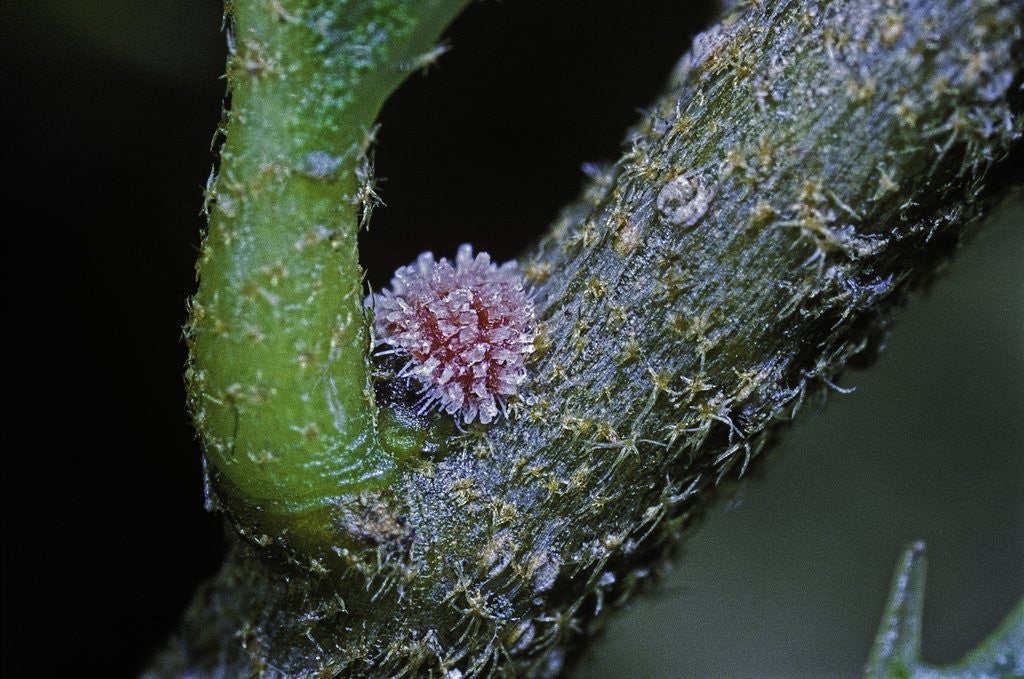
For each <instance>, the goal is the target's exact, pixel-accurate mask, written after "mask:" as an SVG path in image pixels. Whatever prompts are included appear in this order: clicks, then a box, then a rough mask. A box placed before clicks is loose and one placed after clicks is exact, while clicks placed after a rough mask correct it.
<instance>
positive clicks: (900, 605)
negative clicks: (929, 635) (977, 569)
mask: <svg viewBox="0 0 1024 679" xmlns="http://www.w3.org/2000/svg"><path fill="white" fill-rule="evenodd" d="M925 565H926V560H925V554H924V543H922V542H918V543H915V544H913V545H911V546H909V547H908V548H907V549H906V550H905V551H904V552H903V557H902V558H901V560H900V565H899V566H898V567H897V569H896V575H895V576H894V577H893V581H892V589H891V591H890V593H889V601H888V603H887V604H886V607H885V613H884V614H883V617H882V624H881V626H880V627H879V629H878V634H877V636H876V637H875V645H874V647H873V648H872V649H871V658H870V660H869V661H868V665H867V667H866V668H865V670H864V676H865V679H884V678H886V677H913V678H914V679H953V678H954V677H973V678H974V679H997V678H1000V677H1019V676H1021V674H1022V673H1024V601H1021V602H1019V603H1018V604H1017V606H1016V608H1014V610H1013V611H1011V612H1010V614H1009V615H1008V616H1007V617H1006V619H1005V620H1004V621H1003V622H1002V624H1000V625H999V627H997V628H996V629H995V630H993V631H992V633H991V634H990V635H989V636H988V638H987V639H985V640H984V641H983V642H982V643H981V644H979V645H978V647H977V648H975V649H974V650H973V651H971V652H970V653H968V654H967V655H966V656H965V657H964V658H963V659H961V660H960V661H959V662H956V663H953V664H952V665H949V666H946V667H939V666H935V665H929V664H928V663H926V662H924V661H923V660H922V659H921V618H922V616H923V614H924V584H925Z"/></svg>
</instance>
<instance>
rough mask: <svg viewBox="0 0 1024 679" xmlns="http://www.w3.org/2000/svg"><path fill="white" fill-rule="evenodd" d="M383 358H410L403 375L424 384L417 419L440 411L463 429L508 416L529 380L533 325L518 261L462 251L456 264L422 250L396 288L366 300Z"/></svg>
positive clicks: (401, 270) (397, 279) (467, 248)
mask: <svg viewBox="0 0 1024 679" xmlns="http://www.w3.org/2000/svg"><path fill="white" fill-rule="evenodd" d="M366 303H367V305H368V306H371V307H372V308H373V311H374V346H375V348H377V349H381V348H382V347H390V348H389V349H383V350H379V351H378V354H389V353H393V354H396V355H398V356H407V357H408V362H407V363H406V364H405V366H404V367H403V368H402V369H401V370H400V371H399V373H398V376H399V377H412V378H415V379H416V380H418V381H419V383H420V384H421V385H422V391H421V393H422V394H423V397H422V399H421V400H420V402H419V403H418V404H417V405H418V406H419V414H423V413H426V412H429V411H430V410H432V409H433V408H440V409H442V410H444V411H445V412H447V413H448V414H450V415H453V416H454V417H455V418H456V421H458V419H459V418H460V417H461V418H462V420H464V421H465V422H466V423H470V422H473V420H475V419H477V418H479V419H480V422H481V423H482V424H489V423H490V422H492V421H494V420H495V419H496V418H497V417H498V414H499V412H500V413H503V414H505V415H506V416H507V414H508V413H507V410H506V408H507V402H508V400H509V399H511V398H513V397H515V396H516V395H517V394H518V393H519V389H520V387H521V386H522V385H523V382H525V380H526V372H527V371H526V366H525V363H526V359H527V358H528V357H529V355H530V354H531V353H532V352H533V350H534V340H535V339H536V322H535V321H536V319H535V312H534V306H533V300H532V298H531V293H530V292H529V291H528V290H527V289H526V288H525V286H524V284H523V278H522V276H521V275H520V274H519V272H518V271H517V270H516V263H515V261H510V262H506V263H505V264H502V265H501V266H498V265H496V264H494V263H493V262H491V257H490V255H488V254H487V253H486V252H480V253H478V254H477V255H476V256H475V257H474V256H473V248H472V247H471V246H470V245H468V244H467V245H461V246H459V249H458V251H457V252H456V254H455V263H454V265H453V264H452V263H450V262H449V261H448V260H447V259H445V258H443V257H442V258H441V260H440V261H437V260H435V259H434V255H433V253H431V252H424V253H423V254H421V255H420V256H419V257H418V258H417V259H416V262H415V263H414V264H412V265H410V266H403V267H400V268H399V269H398V270H397V271H396V272H395V275H394V278H392V279H391V288H390V289H387V290H383V291H381V292H380V293H375V294H372V295H370V296H369V297H367V299H366Z"/></svg>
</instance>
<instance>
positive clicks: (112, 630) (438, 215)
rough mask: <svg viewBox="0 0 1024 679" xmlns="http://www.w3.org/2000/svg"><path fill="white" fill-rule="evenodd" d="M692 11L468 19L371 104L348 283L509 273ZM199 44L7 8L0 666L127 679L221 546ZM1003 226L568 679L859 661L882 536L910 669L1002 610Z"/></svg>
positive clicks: (1021, 379)
mask: <svg viewBox="0 0 1024 679" xmlns="http://www.w3.org/2000/svg"><path fill="white" fill-rule="evenodd" d="M688 5H690V3H665V2H663V1H661V0H645V1H643V2H630V3H622V2H561V3H552V2H543V1H541V0H516V1H515V2H482V3H477V4H474V5H473V6H472V7H471V8H470V9H469V10H468V11H467V12H466V13H465V14H464V15H463V16H462V17H461V18H460V19H459V20H458V21H457V22H456V24H455V25H454V26H453V27H452V28H451V30H450V31H449V33H448V36H447V38H446V41H447V42H448V44H449V45H451V46H452V48H453V49H452V51H451V52H450V53H449V54H447V55H445V56H444V57H443V58H442V60H441V62H440V64H439V65H438V66H436V67H434V68H433V69H432V70H431V72H430V73H429V75H427V76H426V77H424V76H422V75H415V76H413V77H412V78H411V79H410V80H409V82H408V83H407V84H406V85H405V86H403V88H402V89H401V90H400V91H399V92H398V93H397V94H396V96H395V97H393V98H392V100H391V101H390V102H389V103H388V104H387V106H386V108H385V111H384V113H383V116H382V128H381V132H380V135H379V137H378V138H379V142H380V143H379V145H378V148H377V151H376V161H377V172H378V174H379V175H380V176H381V177H382V182H381V185H380V192H381V195H382V197H383V199H384V201H385V202H386V203H387V206H386V207H382V208H380V209H379V210H378V211H377V212H376V213H375V215H374V221H373V225H372V229H371V231H370V233H369V234H367V235H366V236H365V238H364V247H363V259H364V264H365V265H366V266H367V267H368V268H369V270H370V280H371V282H372V283H373V284H374V285H375V286H378V287H379V286H381V285H383V284H386V282H387V280H388V278H389V277H390V272H391V271H392V270H393V269H394V268H395V267H396V266H398V265H400V264H404V263H407V262H408V261H410V260H412V259H413V258H414V257H415V255H416V254H417V253H418V252H420V251H421V250H423V249H434V250H435V252H437V253H438V254H439V255H441V254H447V255H451V254H452V253H453V252H454V250H455V247H456V246H457V244H459V243H461V242H465V241H470V242H472V243H473V244H474V245H475V246H476V247H478V248H480V249H485V250H489V251H490V252H491V253H492V254H493V255H494V256H495V257H496V258H497V259H499V260H502V259H506V258H509V257H511V256H514V254H515V253H516V252H517V251H518V250H519V249H521V248H522V247H523V246H524V245H525V244H526V243H528V242H529V241H530V240H531V239H532V238H534V237H535V236H536V234H538V233H539V232H540V231H541V230H543V228H544V227H545V226H546V224H548V223H549V222H550V221H551V220H552V218H553V217H554V215H555V214H556V211H557V210H558V208H559V206H561V205H562V204H564V203H565V202H567V201H569V200H571V199H572V198H573V197H574V196H575V195H576V193H577V191H578V190H579V187H580V186H581V185H582V181H583V176H582V173H581V171H580V164H581V163H582V162H584V161H608V160H612V159H614V158H615V157H616V156H617V155H618V151H619V144H620V140H621V138H622V133H623V130H624V129H625V127H626V126H628V125H629V124H631V123H632V122H634V121H635V120H636V119H637V117H638V110H639V108H640V107H642V106H644V105H647V104H648V103H650V102H651V101H652V100H653V98H654V96H655V94H656V93H657V92H658V90H659V89H660V87H661V85H662V83H663V81H664V79H665V78H666V77H667V74H668V71H669V69H670V68H671V66H672V65H673V64H674V62H675V60H676V58H677V57H678V56H679V55H680V54H681V53H682V52H683V51H684V50H685V49H686V47H687V46H688V44H689V38H690V36H691V35H692V33H693V32H694V31H696V30H699V29H700V28H701V27H702V26H704V25H705V24H706V23H707V22H708V20H709V17H710V14H711V8H710V7H708V6H706V5H700V7H703V8H704V9H703V10H701V9H700V7H698V8H697V9H694V8H693V7H688ZM694 5H699V3H694ZM219 28H220V5H219V3H217V2H214V1H213V0H176V1H175V2H173V3H170V2H158V1H157V0H104V1H103V2H80V1H75V0H4V2H3V3H2V4H0V60H2V65H0V67H2V69H3V128H2V129H3V132H4V134H3V138H2V144H3V157H4V163H5V170H6V171H5V175H6V179H4V184H5V185H4V200H3V216H4V225H5V248H4V276H5V285H4V307H3V310H4V314H3V316H4V317H5V319H6V323H5V325H6V327H7V328H8V329H7V331H5V335H4V349H5V350H4V355H3V393H4V398H5V402H6V403H5V408H4V409H3V411H2V412H3V420H2V422H3V437H4V448H3V472H4V482H3V483H4V490H3V634H2V641H3V652H2V662H3V668H2V671H3V674H4V676H74V675H76V674H80V673H82V671H83V670H84V668H90V669H92V670H93V671H95V672H98V673H99V674H101V675H103V676H112V677H113V676H131V675H133V674H135V673H136V672H137V671H138V670H139V668H140V667H141V664H142V663H143V662H144V660H145V658H146V656H147V655H148V654H149V653H151V652H152V651H153V650H154V649H155V648H156V647H157V646H158V645H159V644H160V643H161V641H162V640H163V639H164V638H165V637H166V635H167V634H168V633H169V632H170V631H171V630H172V628H173V625H174V622H175V620H176V618H177V616H178V615H179V613H180V612H181V610H182V609H183V608H184V606H185V604H186V603H187V601H188V599H189V595H190V593H191V591H192V590H193V588H194V587H195V585H196V583H197V582H199V581H200V580H201V579H202V578H204V577H206V576H208V575H210V574H212V573H213V572H214V570H215V569H216V566H217V564H218V562H219V559H220V552H221V549H222V547H223V539H222V537H221V532H220V526H219V522H218V520H217V518H216V517H214V516H211V515H208V514H206V513H205V512H204V511H203V509H202V487H201V476H200V454H199V448H198V445H197V443H196V441H195V440H194V437H193V432H192V429H191V425H190V423H189V420H188V416H187V413H186V412H185V410H184V407H183V403H184V393H183V385H182V378H181V372H182V368H183V365H184V361H185V349H184V346H183V344H182V342H181V339H180V328H181V325H182V323H183V321H184V315H185V311H184V309H185V307H184V302H185V299H186V298H187V296H188V295H189V294H191V292H192V291H193V289H194V286H195V283H194V277H193V270H192V264H193V261H194V257H195V249H196V246H197V244H198V234H199V229H200V226H201V225H202V220H201V217H200V215H199V208H200V204H201V186H202V185H203V184H204V182H205V181H206V178H207V175H208V174H209V170H210V166H211V164H212V161H213V158H212V155H211V151H210V148H209V140H210V137H211V135H212V132H213V129H214V126H215V124H216V122H217V120H218V118H219V115H220V100H221V96H222V94H223V87H224V84H223V81H222V80H221V79H220V75H221V73H222V71H223V63H224V41H223V36H222V35H221V34H220V32H219ZM1021 214H1022V213H1021V212H1020V211H1019V210H1018V211H1017V212H1013V211H1012V210H1009V209H1008V210H1004V212H1003V216H1002V217H1001V219H1002V221H1001V222H999V223H998V224H995V225H993V226H992V227H991V228H990V229H989V233H991V234H992V235H991V236H988V235H987V234H983V237H982V238H981V239H979V243H978V244H977V246H976V247H975V249H974V250H972V251H971V252H969V253H968V255H967V256H965V257H964V260H965V261H964V263H963V266H962V269H957V271H955V272H954V277H953V278H950V279H948V280H946V281H944V282H942V284H940V286H939V288H938V289H937V290H936V291H935V292H934V294H933V299H930V300H926V301H924V302H922V303H921V304H920V305H919V307H921V309H922V311H921V312H920V314H919V316H911V315H910V314H916V313H918V311H917V309H916V308H915V309H912V310H911V311H910V312H909V313H908V316H907V319H908V320H907V321H906V323H904V324H901V327H900V329H899V330H898V331H897V332H898V333H903V334H898V335H895V336H894V338H893V340H892V349H891V351H890V352H888V353H887V354H883V358H882V361H881V364H880V365H879V366H877V367H876V368H875V369H873V370H872V371H869V372H867V373H863V374H855V375H853V376H852V377H851V378H849V379H848V381H849V382H850V383H856V384H862V385H863V388H862V389H861V391H859V392H858V393H857V394H855V395H853V396H849V397H843V398H841V399H839V400H838V401H836V404H834V405H830V406H829V407H828V409H827V412H825V413H824V414H823V415H819V416H814V417H812V418H810V420H809V421H808V423H807V425H808V426H807V427H803V428H800V429H797V430H796V431H794V436H792V437H791V438H790V439H789V442H788V443H787V446H786V448H785V450H784V451H783V452H782V454H781V456H780V461H779V462H778V463H776V464H774V465H768V466H766V467H764V468H762V470H761V471H760V473H759V474H757V476H758V477H759V478H758V479H757V480H754V481H752V482H750V483H747V484H745V485H744V486H743V489H742V490H741V491H740V493H739V494H738V495H736V496H734V497H733V499H732V500H731V501H730V503H728V504H723V505H720V506H719V507H718V508H717V509H716V510H714V511H713V512H712V515H711V517H710V519H709V521H708V522H707V523H706V524H705V525H704V526H702V527H701V528H700V530H699V531H698V532H696V533H695V534H694V536H693V537H692V538H691V539H690V540H689V541H688V542H687V545H686V546H685V549H684V550H683V551H682V552H681V554H680V556H679V557H678V558H677V560H676V564H677V566H676V570H675V571H674V572H673V574H672V575H671V576H670V578H669V580H668V581H667V582H666V583H664V584H663V585H662V587H660V588H659V589H658V590H657V591H656V592H655V593H654V594H652V595H649V596H648V601H645V602H643V604H641V605H638V606H634V607H632V608H631V609H630V610H629V612H628V613H626V614H625V615H624V616H621V617H620V618H619V619H618V620H616V621H615V623H614V624H613V626H612V631H611V632H610V633H608V634H606V635H605V637H606V638H605V641H604V643H603V644H602V645H600V646H598V647H597V649H596V650H595V651H594V652H593V653H592V654H590V655H588V656H586V657H585V658H584V659H583V665H582V666H581V668H580V670H579V674H580V676H584V675H589V676H597V675H601V676H616V675H621V674H622V673H627V672H628V673H632V674H634V675H641V676H678V675H683V676H687V675H695V674H699V675H703V676H715V675H730V674H732V675H735V674H747V675H751V674H768V675H775V676H800V675H813V674H821V673H823V672H824V673H826V674H831V675H850V674H855V673H856V672H857V671H858V669H859V666H860V663H862V662H863V660H864V658H865V656H866V653H867V647H868V645H869V643H870V638H871V635H872V634H873V630H874V627H875V625H876V624H877V621H878V619H879V614H880V612H881V607H882V602H883V599H884V593H885V591H886V589H887V588H888V583H889V577H890V573H891V569H892V567H893V565H894V564H895V562H896V558H897V554H898V549H899V546H900V545H901V544H902V543H904V542H906V541H909V540H912V539H916V538H919V537H924V538H927V539H928V540H929V546H930V553H931V554H932V563H933V567H932V573H933V576H932V578H930V580H929V582H930V583H931V584H930V589H929V599H928V601H929V608H928V610H927V617H926V629H927V632H926V651H927V652H929V653H930V655H931V656H932V657H933V659H936V660H948V659H952V658H954V657H956V656H957V655H959V654H960V653H962V652H963V651H964V650H966V649H967V648H969V647H970V646H971V645H973V643H975V642H976V641H977V639H978V638H980V637H981V636H982V635H983V634H984V633H985V631H987V630H986V628H987V627H989V626H991V625H992V624H994V623H995V622H996V621H998V620H999V619H1000V618H1001V617H1002V616H1003V615H1004V614H1005V613H1006V611H1007V610H1008V609H1009V608H1010V606H1011V605H1012V603H1013V602H1014V601H1015V600H1016V599H1017V598H1019V597H1020V596H1021V595H1022V594H1024V566H1022V563H1024V537H1021V536H1022V535H1024V512H1022V503H1021V499H1020V498H1021V494H1022V492H1024V480H1022V479H1024V464H1022V462H1021V458H1022V455H1021V453H1022V451H1024V424H1022V423H1024V396H1022V394H1021V387H1020V385H1021V384H1024V321H1022V319H1024V302H1022V300H1024V275H1022V274H1021V271H1024V240H1022V238H1021V236H1020V234H1021V232H1022V229H1021V228H1020V224H1019V222H1020V220H1021ZM986 248H987V249H986ZM975 252H976V253H980V254H978V255H975V254H974V253H975ZM970 257H974V259H973V260H972V259H969V258H970ZM958 266H960V265H958ZM971 272H975V274H976V278H970V274H971ZM985 272H988V274H987V275H988V277H987V278H986V277H985V276H986V273H985ZM961 273H962V275H963V276H964V278H962V279H958V278H955V276H960V275H961ZM977 276H981V278H980V279H979V278H977ZM971 281H974V282H973V283H972V282H971ZM947 290H948V291H951V292H946V291H947ZM972 294H973V296H972ZM942 295H946V297H942ZM957 295H959V296H957ZM943 299H946V300H947V301H946V302H945V303H944V304H945V305H946V306H944V307H939V308H938V309H937V310H935V309H934V307H935V304H936V303H939V302H941V301H942V300H943ZM929 305H931V308H932V309H933V310H932V311H931V312H928V308H929ZM986 305H987V306H986ZM965 311H968V312H970V313H966V314H965V313H964V312H965ZM929 313H930V314H931V315H930V316H929ZM929 318H930V319H932V320H931V321H929V320H928V319H929ZM914 319H921V320H914ZM958 319H959V320H960V321H961V322H962V323H963V324H964V325H963V328H962V329H961V330H957V329H956V328H957V327H960V326H955V325H953V322H954V321H955V320H958ZM929 322H930V323H931V325H929V324H928V323H929ZM915 323H916V325H915ZM907 326H909V328H910V329H909V330H906V331H905V329H906V327H907ZM972 333H973V334H972ZM901 338H905V339H901ZM937 338H938V339H937ZM922 339H924V340H929V339H930V340H931V341H932V345H931V351H932V353H929V348H928V346H929V345H927V342H926V343H925V345H920V344H918V345H915V344H914V343H913V342H914V341H915V340H922ZM936 342H938V343H937V344H936ZM936 351H937V352H938V354H936V353H935V352H936ZM897 352H902V353H897ZM892 354H895V355H896V358H895V359H892V360H891V361H890V359H891V358H892V356H891V355H892ZM965 356H968V357H970V358H971V359H972V360H971V361H967V360H965V358H964V357H965ZM900 357H902V358H900ZM894 362H895V363H894ZM894 364H895V365H898V366H899V368H900V370H901V371H902V372H900V371H896V372H895V373H893V371H892V370H890V369H889V368H892V366H893V365H894ZM887 365H888V366H889V368H887V367H886V366H887ZM886 370H888V372H885V371H886ZM950 370H953V371H954V373H953V374H950V372H949V371H950ZM922 376H923V378H927V379H926V380H925V381H924V382H922V381H921V379H922ZM872 380H874V382H872ZM915 380H917V381H915ZM957 380H960V381H957ZM872 384H874V385H875V386H871V385H872ZM900 389H903V390H904V391H900ZM893 394H896V396H893ZM900 394H902V396H900ZM886 398H890V399H892V398H895V399H896V400H895V401H893V400H889V401H887V400H885V399H886ZM901 398H902V399H903V400H900V399H901ZM986 398H987V399H988V400H985V399H986ZM922 399H925V400H924V401H922ZM858 407H859V408H860V410H858V409H857V408H858ZM911 415H912V416H911ZM985 418H988V419H985ZM915 423H916V424H915ZM911 424H913V425H914V426H910V425H911ZM915 427H916V428H915ZM943 427H947V429H943ZM949 427H952V428H953V429H948V428H949ZM815 428H817V429H815ZM951 431H952V432H953V433H950V432H951ZM815 432H817V433H815ZM929 435H933V436H937V437H938V439H937V440H938V443H936V442H935V440H934V439H929V438H927V437H928V436H929ZM815 436H818V438H815ZM915 451H916V452H915ZM914 460H917V462H916V464H917V466H916V467H915V466H914V464H915V463H914V462H913V461H914ZM936 470H937V472H936ZM930 471H931V472H934V473H933V475H932V476H928V475H927V473H928V472H930ZM844 492H845V493H846V494H845V495H844V494H843V493H844ZM943 512H945V513H943ZM826 557H827V558H826ZM702 559H703V560H702ZM829 559H831V560H829ZM837 563H838V564H840V565H841V568H842V569H841V570H840V571H839V572H836V570H835V569H836V568H837V566H836V564H837ZM936 601H938V602H939V605H933V602H936ZM793 602H799V603H800V604H801V605H800V606H793V605H790V604H793ZM940 606H944V607H945V608H941V607H940ZM942 611H946V613H943V612H942ZM625 663H628V664H625Z"/></svg>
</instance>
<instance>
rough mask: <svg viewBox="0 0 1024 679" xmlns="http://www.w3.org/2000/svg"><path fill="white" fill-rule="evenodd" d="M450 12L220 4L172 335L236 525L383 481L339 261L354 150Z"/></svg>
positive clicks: (396, 6) (350, 202) (388, 456)
mask: <svg viewBox="0 0 1024 679" xmlns="http://www.w3.org/2000/svg"><path fill="white" fill-rule="evenodd" d="M467 1H468V0H417V1H414V2H408V1H403V0H378V1H375V2H365V3H355V4H352V5H351V6H349V5H343V3H338V2H333V1H330V0H276V1H274V2H266V1H265V0H234V2H232V3H231V4H230V5H229V7H228V17H229V19H230V21H231V24H230V29H229V30H230V32H231V52H230V56H229V61H228V87H229V91H230V94H231V103H230V109H229V110H228V111H226V120H227V124H226V129H225V130H223V131H224V132H225V133H226V141H225V142H224V146H223V149H222V150H221V166H220V172H219V175H218V176H217V178H216V180H215V181H214V182H213V183H212V185H211V186H210V188H209V191H208V198H209V203H210V205H211V219H210V226H209V231H208V233H207V234H206V237H205V238H204V241H203V245H202V251H201V254H200V258H199V263H198V265H197V271H198V275H199V280H200V286H199V292H198V293H197V294H196V296H195V298H194V299H193V300H192V304H191V317H190V321H189V325H188V327H187V335H188V337H189V345H190V349H191V355H192V363H191V365H190V368H189V371H188V381H189V401H190V406H191V409H192V412H193V415H194V418H195V421H196V424H197V428H198V430H199V432H200V434H201V436H202V440H203V443H204V445H205V448H206V456H207V460H208V461H209V463H210V464H211V466H212V469H211V472H212V475H213V478H214V481H215V483H216V484H217V486H218V488H219V490H220V491H221V492H220V497H221V499H222V500H225V501H226V502H227V503H228V504H229V505H232V506H231V507H229V509H232V510H234V511H235V512H239V511H241V512H244V511H246V510H247V509H250V508H253V507H260V508H262V509H268V510H271V511H272V512H278V513H292V512H296V511H299V510H305V509H309V508H314V507H318V506H322V505H323V504H324V502H325V501H327V500H329V499H330V498H333V497H337V496H339V495H340V494H342V493H345V492H353V491H360V490H366V489H368V488H380V487H382V486H383V485H385V484H386V483H387V481H388V480H389V479H391V478H392V476H393V472H394V470H395V468H396V455H398V454H401V452H402V450H403V447H404V446H403V444H404V443H407V442H405V441H403V439H402V437H401V436H395V435H390V436H381V435H380V431H379V428H380V425H379V423H378V421H377V412H376V405H375V403H374V398H373V391H372V389H371V386H370V383H369V365H368V351H367V344H368V335H367V327H368V326H367V321H366V318H365V313H364V310H363V294H364V293H363V288H362V270H361V268H360V266H359V255H358V251H357V246H356V240H357V239H356V235H357V232H358V229H359V225H360V210H361V209H362V210H364V211H367V210H369V209H370V208H371V207H372V201H373V200H374V196H373V195H372V191H373V187H372V182H371V180H370V178H369V177H368V176H367V175H368V174H369V173H368V171H367V168H368V163H367V160H366V156H365V153H366V147H367V145H368V144H369V143H370V142H371V141H372V129H373V124H374V119H375V117H376V115H377V113H378V111H379V109H380V107H381V106H382V104H383V102H384V100H385V99H386V98H387V96H388V95H389V94H390V93H391V92H392V91H393V90H394V89H395V88H396V87H397V86H398V84H399V83H400V82H401V81H402V80H403V79H404V78H405V77H406V76H407V75H408V74H409V73H410V72H412V71H413V70H415V69H416V68H418V67H419V66H422V65H423V64H424V63H425V61H426V60H428V59H429V58H430V57H431V55H432V54H433V53H432V52H431V49H432V48H433V47H434V45H435V41H436V40H437V38H438V36H439V34H440V32H441V31H442V30H443V28H444V27H445V26H446V25H447V23H448V22H449V21H450V20H451V19H452V18H453V17H454V16H455V15H456V14H457V13H458V12H459V10H460V9H461V8H462V7H463V6H464V5H465V4H466V2H467ZM396 441H397V443H396ZM389 442H390V443H391V445H389Z"/></svg>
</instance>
